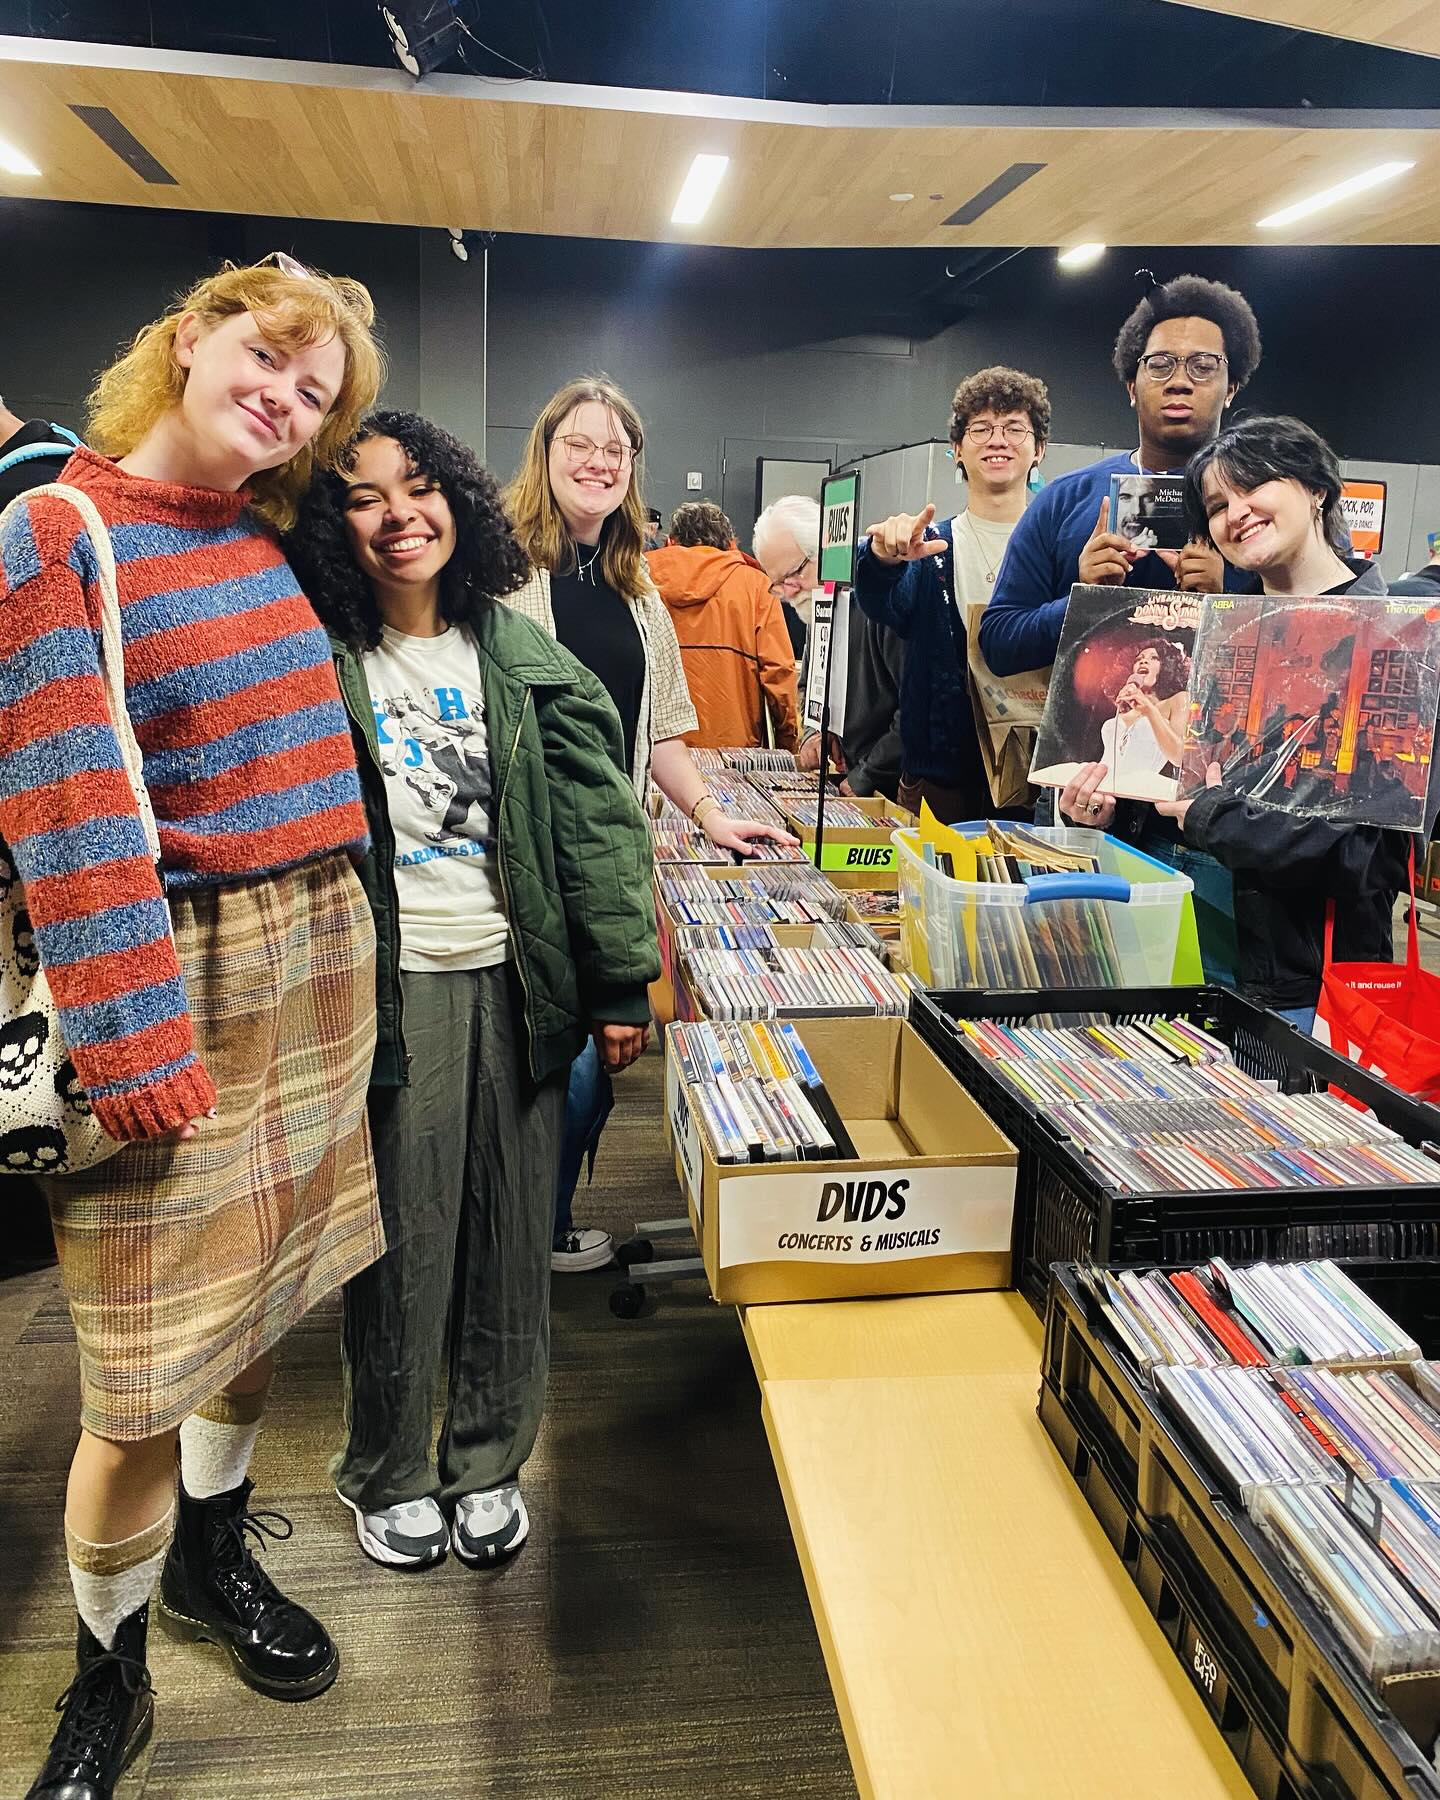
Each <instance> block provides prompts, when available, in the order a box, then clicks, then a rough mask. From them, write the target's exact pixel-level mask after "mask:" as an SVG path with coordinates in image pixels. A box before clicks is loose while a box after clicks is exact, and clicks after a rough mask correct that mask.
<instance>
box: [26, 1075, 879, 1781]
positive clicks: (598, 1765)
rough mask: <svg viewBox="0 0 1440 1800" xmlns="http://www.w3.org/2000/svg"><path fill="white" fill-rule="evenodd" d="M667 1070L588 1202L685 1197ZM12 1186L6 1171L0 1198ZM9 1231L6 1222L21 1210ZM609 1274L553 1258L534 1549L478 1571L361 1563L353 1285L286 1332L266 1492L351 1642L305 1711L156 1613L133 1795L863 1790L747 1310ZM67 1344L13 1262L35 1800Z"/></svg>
mask: <svg viewBox="0 0 1440 1800" xmlns="http://www.w3.org/2000/svg"><path fill="white" fill-rule="evenodd" d="M660 1077H661V1064H660V1060H659V1058H658V1057H657V1056H655V1055H653V1054H652V1055H651V1056H649V1057H647V1058H646V1059H645V1060H644V1062H643V1063H642V1064H641V1065H640V1066H639V1067H638V1068H637V1069H635V1070H634V1071H632V1072H631V1073H630V1074H628V1075H627V1076H626V1077H624V1079H623V1080H622V1081H621V1082H620V1083H619V1084H618V1088H619V1095H620V1098H619V1103H618V1104H617V1107H616V1111H615V1115H614V1118H613V1120H612V1122H611V1127H610V1129H609V1131H608V1132H607V1134H606V1137H605V1141H604V1145H603V1147H602V1151H601V1155H600V1159H599V1162H598V1163H597V1165H596V1176H595V1184H594V1186H593V1187H592V1188H591V1189H590V1190H589V1191H588V1193H586V1194H584V1196H583V1207H580V1208H577V1211H583V1215H584V1222H585V1223H587V1224H588V1223H595V1224H600V1225H604V1226H606V1227H607V1228H610V1229H613V1230H615V1231H617V1233H624V1232H626V1231H628V1229H629V1227H630V1225H631V1224H632V1223H633V1221H634V1219H635V1218H637V1217H640V1218H649V1217H659V1216H662V1215H664V1214H669V1213H673V1212H674V1211H676V1210H677V1207H678V1196H677V1193H676V1189H675V1183H674V1179H673V1175H672V1173H671V1171H670V1168H669V1166H668V1162H667V1159H666V1157H665V1154H664V1147H663V1140H662V1136H661V1130H660V1123H659V1121H660V1113H661V1080H660ZM0 1199H3V1194H0ZM0 1230H3V1226H0ZM613 1280H614V1278H613V1275H609V1274H603V1273H602V1274H596V1275H584V1276H570V1277H564V1278H557V1279H556V1282H555V1291H554V1362H553V1368H552V1374H551V1381H550V1398H549V1410H548V1412H547V1415H546V1419H545V1424H544V1427H543V1430H542V1433H541V1438H540V1442H539V1445H538V1446H537V1449H536V1453H535V1456H534V1457H533V1458H532V1460H531V1463H530V1465H529V1467H528V1469H527V1471H526V1481H525V1486H526V1492H527V1496H528V1500H529V1505H530V1508H531V1515H532V1519H533V1531H532V1536H531V1540H530V1543H529V1545H528V1547H527V1548H526V1549H525V1551H524V1552H523V1553H522V1555H521V1556H520V1557H519V1558H518V1559H517V1560H516V1561H515V1562H514V1563H513V1564H511V1565H510V1566H509V1567H508V1568H506V1569H504V1570H501V1571H498V1572H495V1573H492V1574H488V1575H480V1574H476V1573H474V1572H472V1571H470V1570H467V1569H465V1568H463V1567H462V1566H461V1565H460V1564H458V1563H456V1562H455V1561H453V1560H450V1561H447V1562H446V1563H444V1564H442V1565H441V1567H440V1568H438V1569H436V1570H433V1571H428V1572H425V1573H422V1574H419V1575H396V1574H389V1573H386V1572H385V1571H383V1570H381V1569H379V1568H377V1567H375V1566H374V1565H373V1564H372V1563H370V1562H368V1561H367V1560H366V1559H365V1558H364V1557H363V1556H362V1555H361V1553H360V1551H359V1548H358V1546H357V1545H356V1542H355V1536H354V1530H353V1526H352V1524H351V1521H350V1515H349V1513H348V1512H346V1511H344V1510H343V1509H342V1508H341V1506H340V1505H339V1503H338V1502H337V1501H336V1500H335V1498H334V1496H333V1493H332V1491H331V1488H330V1486H329V1483H328V1480H327V1472H326V1471H327V1463H328V1459H329V1457H330V1455H331V1453H332V1452H333V1451H334V1449H335V1447H336V1434H337V1429H338V1420H339V1369H338V1357H337V1320H338V1308H337V1307H336V1306H334V1305H330V1306H327V1307H325V1308H322V1309H321V1310H319V1311H318V1312H317V1313H315V1314H313V1315H312V1316H311V1317H310V1318H309V1319H308V1320H307V1321H306V1322H305V1324H304V1325H303V1326H302V1327H301V1328H300V1329H299V1330H298V1331H297V1332H295V1333H294V1334H292V1336H291V1338H290V1339H289V1340H288V1343H287V1345H286V1348H285V1351H284V1356H283V1362H282V1369H281V1378H280V1380H279V1382H278V1383H277V1388H276V1393H275V1398H274V1401H273V1403H272V1409H271V1413H270V1417H269V1419H268V1422H267V1425H266V1429H265V1432H264V1434H263V1435H262V1438H261V1443H260V1450H259V1453H258V1455H257V1459H256V1467H255V1471H254V1472H255V1475H256V1477H257V1483H258V1487H257V1493H256V1497H255V1502H254V1503H255V1504H256V1505H257V1506H260V1505H267V1506H268V1505H273V1506H277V1507H279V1508H281V1509H282V1510H283V1511H285V1512H286V1513H288V1514H289V1515H290V1517H291V1518H292V1519H293V1520H294V1522H295V1527H296V1529H295V1536H294V1537H293V1539H291V1540H290V1541H289V1542H288V1543H284V1544H279V1545H275V1546H274V1547H272V1549H271V1550H270V1551H269V1553H268V1557H267V1562H268V1566H269V1567H270V1569H271V1571H272V1573H273V1574H274V1576H275V1578H276V1580H277V1581H278V1582H279V1583H280V1585H281V1586H282V1587H283V1588H285V1589H287V1590H288V1591H290V1592H292V1593H293V1594H294V1595H295V1596H296V1597H297V1598H299V1599H302V1600H303V1601H305V1603H306V1604H308V1605H310V1606H311V1607H312V1608H313V1609H314V1610H315V1611H316V1612H317V1613H318V1614H320V1616H321V1617H323V1618H324V1619H325V1621H326V1622H327V1624H328V1625H329V1626H330V1627H331V1629H332V1631H333V1632H334V1634H335V1637H336V1639H337V1641H338V1643H339V1644H340V1647H341V1652H342V1656H343V1658H344V1666H343V1669H342V1673H341V1677H340V1680H339V1681H338V1683H337V1684H336V1686H335V1687H334V1688H333V1689H332V1690H331V1691H330V1692H329V1693H328V1694H326V1695H324V1696H322V1697H321V1698H319V1699H317V1700H314V1701H311V1702H309V1703H307V1704H305V1705H300V1706H285V1705H281V1704H278V1703H276V1702H273V1701H267V1700H263V1699H261V1698H260V1697H258V1696H257V1695H254V1694H252V1693H251V1692H250V1691H249V1690H248V1689H246V1688H245V1687H243V1686H242V1685H241V1684H240V1683H239V1682H238V1681H237V1680H236V1679H235V1677H234V1676H233V1675H232V1674H231V1672H230V1670H229V1667H228V1665H227V1664H225V1663H224V1662H223V1661H222V1660H221V1659H220V1657H219V1656H218V1654H217V1653H214V1652H207V1651H205V1650H197V1649H192V1648H185V1647H181V1646H179V1645H175V1644H173V1643H171V1641H170V1640H169V1639H167V1638H165V1637H163V1636H161V1635H160V1634H159V1633H158V1632H157V1633H155V1634H154V1635H153V1639H152V1641H153V1644H154V1655H153V1670H154V1676H155V1682H156V1686H157V1689H158V1701H157V1708H158V1721H157V1730H156V1735H155V1739H154V1743H153V1747H152V1748H151V1750H150V1751H149V1752H148V1753H147V1755H146V1757H145V1759H144V1760H143V1762H142V1763H140V1764H139V1765H137V1768H136V1770H135V1771H134V1772H132V1774H131V1775H130V1776H129V1777H127V1779H126V1780H125V1782H123V1783H122V1785H121V1787H120V1789H119V1794H118V1796H117V1800H242V1797H243V1800H262V1797H265V1800H269V1797H274V1800H357V1797H359V1796H365V1797H369V1796H375V1797H377V1800H378V1797H379V1796H386V1797H388V1796H392V1795H404V1796H425V1800H472V1797H473V1800H481V1797H488V1796H497V1797H498V1796H504V1797H505V1800H599V1797H600V1796H606V1797H610V1796H614V1797H617V1800H662V1797H668V1796H677V1797H678V1796H689V1795H696V1796H698V1795H706V1796H712V1797H714V1800H725V1797H729V1796H734V1797H735V1800H740V1797H741V1796H747V1797H748V1796H754V1797H755V1800H760V1797H762V1796H763V1797H765V1800H770V1797H771V1796H775V1795H780V1794H783V1795H786V1796H790V1795H796V1796H804V1795H813V1796H824V1797H825V1800H849V1797H851V1796H853V1795H854V1793H855V1788H854V1783H853V1780H852V1777H851V1775H850V1772H849V1765H848V1762H847V1759H846V1756H845V1750H844V1744H843V1741H842V1739H841V1735H840V1729H839V1725H838V1722H837V1720H836V1716H835V1709H834V1704H833V1702H832V1700H831V1697H830V1690H829V1686H828V1684H827V1681H826V1677H825V1669H824V1665H823V1662H822V1660H821V1656H820V1650H819V1645H818V1643H817V1641H816V1636H815V1628H814V1623H813V1620H812V1618H811V1614H810V1609H809V1606H808V1604H807V1601H806V1597H805V1591H804V1586H803V1584H802V1581H801V1576H800V1570H799V1566H798V1564H797V1562H796V1558H795V1551H794V1547H793V1544H792V1542H791V1538H790V1533H789V1530H788V1527H787V1524H786V1520H785V1514H784V1508H783V1505H782V1503H781V1499H780V1495H779V1491H778V1488H777V1486H776V1481H775V1475H774V1470H773V1467H772V1465H771V1461H770V1457H769V1452H768V1448H767V1446H766V1442H765V1436H764V1431H763V1429H762V1426H761V1423H760V1416H759V1401H758V1395H757V1392H756V1386H755V1380H754V1376H753V1373H752V1371H751V1368H750V1364H749V1359H748V1357H747V1355H746V1353H745V1348H744V1344H743V1342H742V1339H741V1335H740V1330H739V1326H738V1323H737V1321H736V1318H735V1315H734V1313H733V1312H731V1311H729V1310H728V1309H722V1308H720V1307H717V1306H715V1305H714V1304H713V1303H712V1302H711V1301H710V1299H709V1298H708V1296H707V1295H706V1294H705V1293H704V1292H703V1289H702V1288H701V1287H699V1286H696V1285H687V1286H685V1287H678V1288H674V1289H671V1290H669V1291H668V1292H666V1293H665V1294H664V1295H663V1297H662V1298H661V1299H660V1301H659V1305H658V1307H657V1309H656V1311H655V1313H654V1315H653V1316H651V1317H647V1318H642V1319H640V1320H638V1321H636V1322H634V1323H623V1322H621V1321H618V1320H616V1319H614V1318H612V1317H611V1315H610V1312H609V1309H608V1306H607V1296H608V1294H609V1291H610V1288H611V1286H612V1285H613ZM75 1416H76V1383H75V1357H74V1346H73V1341H72V1339H71V1335H70V1328H69V1323H68V1319H67V1316H66V1312H65V1307H64V1302H63V1300H62V1298H61V1296H60V1292H59V1285H58V1281H57V1279H56V1276H55V1273H54V1271H53V1269H51V1270H45V1271H41V1272H39V1273H35V1274H25V1275H12V1276H10V1277H9V1278H8V1279H5V1280H0V1611H3V1617H4V1629H3V1633H0V1639H3V1641H0V1797H3V1800H10V1797H11V1796H15V1797H17V1800H18V1796H20V1795H23V1793H24V1792H25V1789H26V1787H27V1785H28V1783H29V1781H30V1779H31V1778H32V1776H33V1774H34V1772H35V1769H36V1768H37V1767H38V1765H39V1762H40V1759H41V1757H42V1756H43V1754H44V1749H45V1746H46V1744H47V1743H48V1741H49V1737H50V1732H51V1730H52V1729H53V1725H54V1715H53V1714H52V1713H51V1712H50V1710H49V1709H50V1704H51V1702H52V1701H53V1700H54V1699H55V1697H56V1696H57V1695H58V1694H59V1693H60V1691H61V1689H62V1688H63V1687H64V1686H65V1684H66V1682H67V1681H68V1680H69V1677H70V1674H71V1673H72V1671H73V1661H72V1656H73V1631H74V1613H73V1610H72V1607H71V1601H70V1594H69V1586H68V1582H67V1580H66V1574H65V1559H64V1546H63V1542H62V1538H61V1531H60V1520H61V1506H62V1499H63V1492H64V1480H65V1470H66V1467H67V1465H68V1462H69V1458H70V1452H71V1450H72V1448H73V1444H74V1436H75V1427H74V1419H75Z"/></svg>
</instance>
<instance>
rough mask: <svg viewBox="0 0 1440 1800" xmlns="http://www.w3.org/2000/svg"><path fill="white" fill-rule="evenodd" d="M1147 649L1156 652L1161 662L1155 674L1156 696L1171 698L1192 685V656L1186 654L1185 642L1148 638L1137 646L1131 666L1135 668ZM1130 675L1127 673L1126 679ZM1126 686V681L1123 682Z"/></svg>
mask: <svg viewBox="0 0 1440 1800" xmlns="http://www.w3.org/2000/svg"><path fill="white" fill-rule="evenodd" d="M1147 650H1153V651H1154V652H1155V658H1156V661H1157V662H1158V663H1159V664H1160V667H1159V669H1158V670H1157V671H1156V674H1155V698H1156V699H1157V700H1169V699H1170V698H1171V697H1172V695H1175V694H1178V693H1179V692H1180V690H1181V688H1185V687H1188V686H1189V685H1190V658H1189V657H1188V656H1187V655H1186V654H1185V646H1184V645H1183V644H1176V643H1172V642H1171V641H1170V639H1169V638H1158V637H1157V638H1146V640H1145V642H1144V643H1143V644H1137V645H1136V646H1135V651H1134V654H1133V655H1132V656H1131V658H1130V666H1131V668H1134V666H1135V664H1136V663H1137V662H1139V660H1140V658H1141V657H1142V656H1143V655H1144V654H1145V652H1146V651H1147ZM1129 679H1130V677H1129V676H1128V675H1127V676H1126V677H1125V681H1128V680H1129ZM1120 685H1121V687H1124V685H1125V682H1124V681H1122V682H1121V684H1120Z"/></svg>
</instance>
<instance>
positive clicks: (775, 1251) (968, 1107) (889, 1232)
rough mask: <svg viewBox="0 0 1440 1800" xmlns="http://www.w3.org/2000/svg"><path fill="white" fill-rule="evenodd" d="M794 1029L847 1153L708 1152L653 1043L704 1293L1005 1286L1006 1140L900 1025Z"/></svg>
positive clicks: (1009, 1212) (696, 1109) (846, 1293)
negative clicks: (774, 1158) (731, 1158)
mask: <svg viewBox="0 0 1440 1800" xmlns="http://www.w3.org/2000/svg"><path fill="white" fill-rule="evenodd" d="M796 1030H797V1031H798V1032H799V1034H800V1037H801V1039H802V1041H803V1044H804V1047H805V1050H806V1052H807V1053H808V1055H809V1057H810V1058H811V1060H812V1062H813V1064H814V1068H815V1071H816V1073H817V1074H818V1076H819V1078H820V1080H821V1081H822V1082H823V1084H824V1092H825V1095H826V1096H828V1101H829V1103H832V1104H833V1108H834V1112H835V1114H836V1115H838V1118H839V1120H840V1122H841V1123H842V1124H843V1126H844V1129H845V1131H846V1132H847V1133H848V1135H849V1137H850V1141H851V1144H852V1145H853V1147H854V1149H855V1152H856V1155H855V1157H854V1158H853V1159H851V1158H845V1159H843V1160H842V1159H828V1160H826V1159H820V1158H818V1157H817V1159H816V1160H806V1161H797V1162H756V1161H750V1162H722V1161H719V1160H717V1158H716V1155H715V1151H714V1148H713V1145H712V1143H711V1141H710V1138H709V1135H708V1132H707V1128H706V1126H705V1124H704V1121H703V1117H702V1112H703V1109H702V1107H701V1106H700V1105H699V1104H698V1103H696V1102H695V1100H694V1095H695V1090H694V1089H693V1088H692V1087H690V1086H689V1085H688V1084H687V1083H686V1081H685V1080H684V1078H683V1074H682V1068H681V1060H680V1057H679V1056H678V1054H677V1049H676V1043H675V1040H674V1039H673V1036H672V1038H671V1040H670V1041H669V1042H668V1043H667V1048H666V1069H665V1114H666V1123H667V1129H668V1132H669V1135H670V1139H671V1143H672V1146H673V1149H674V1153H675V1173H676V1176H677V1178H678V1179H679V1182H680V1186H681V1189H682V1191H683V1192H684V1194H685V1199H686V1203H687V1205H688V1207H689V1211H690V1220H691V1224H692V1225H693V1226H694V1229H695V1236H696V1241H697V1242H698V1243H699V1244H700V1247H701V1253H702V1255H703V1257H704V1260H705V1271H706V1274H707V1276H708V1277H709V1281H710V1291H711V1293H712V1294H713V1295H714V1297H715V1299H716V1300H719V1301H724V1302H732V1303H735V1304H743V1305H753V1304H757V1303H761V1302H767V1301H791V1300H831V1299H842V1298H851V1297H855V1296H858V1295H866V1294H926V1293H952V1292H959V1291H962V1290H965V1289H972V1288H1005V1287H1008V1286H1009V1285H1010V1246H1011V1231H1012V1226H1013V1220H1014V1211H1015V1166H1016V1155H1015V1149H1014V1146H1013V1145H1012V1144H1011V1143H1010V1141H1009V1140H1008V1139H1007V1138H1006V1137H1004V1136H1003V1135H1002V1133H1001V1132H1000V1131H999V1130H998V1128H997V1127H996V1126H995V1124H994V1123H993V1122H992V1121H991V1120H990V1119H989V1118H987V1117H986V1115H985V1114H984V1113H983V1112H982V1111H981V1110H980V1108H979V1107H978V1106H977V1105H976V1103H975V1102H974V1101H973V1100H972V1099H971V1097H970V1095H969V1094H968V1093H966V1091H965V1090H964V1088H962V1087H961V1086H960V1085H959V1084H958V1083H957V1082H956V1080H955V1079H954V1077H953V1076H952V1075H951V1074H950V1073H949V1072H948V1071H947V1070H946V1068H945V1067H944V1065H943V1064H942V1063H941V1061H940V1060H939V1058H938V1057H937V1056H936V1055H935V1054H934V1052H933V1051H932V1050H931V1049H930V1048H929V1047H928V1046H927V1045H926V1044H925V1043H924V1042H923V1041H922V1040H921V1039H920V1037H919V1036H918V1035H917V1034H916V1032H915V1031H914V1030H913V1029H912V1028H911V1026H910V1025H908V1024H907V1023H906V1022H905V1021H904V1020H902V1019H885V1018H878V1019H805V1020H802V1021H799V1022H798V1024H797V1026H796Z"/></svg>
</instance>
